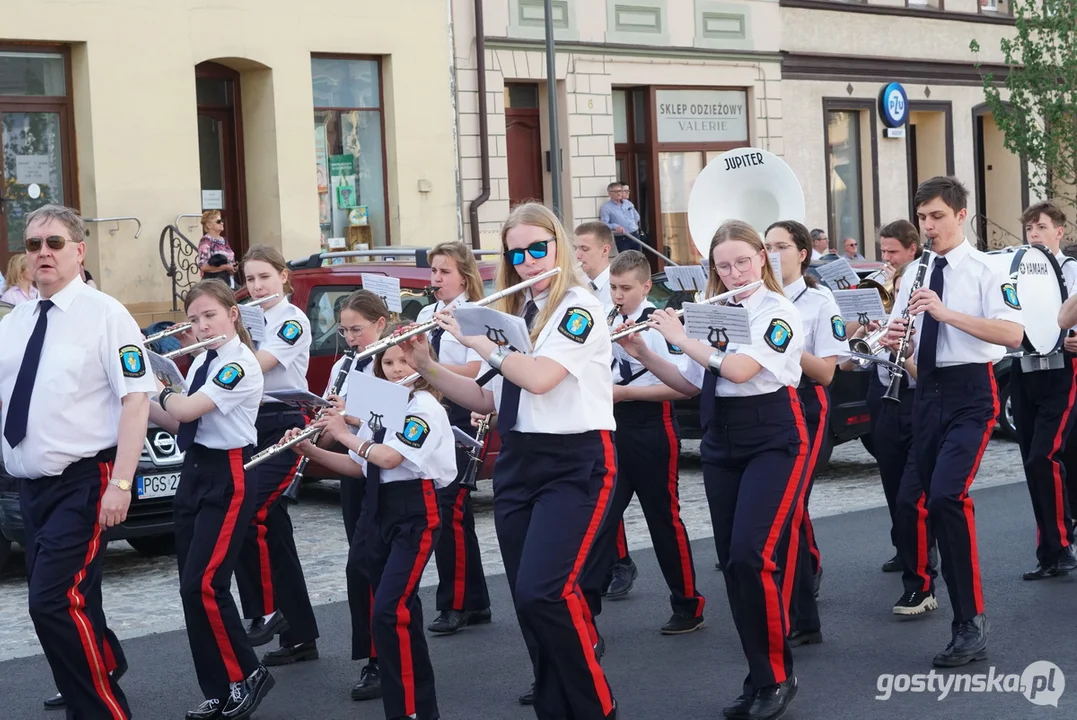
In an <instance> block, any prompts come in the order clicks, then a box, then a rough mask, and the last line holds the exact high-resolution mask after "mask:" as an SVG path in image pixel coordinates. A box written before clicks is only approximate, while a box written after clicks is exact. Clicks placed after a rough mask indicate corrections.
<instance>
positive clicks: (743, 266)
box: [714, 254, 759, 275]
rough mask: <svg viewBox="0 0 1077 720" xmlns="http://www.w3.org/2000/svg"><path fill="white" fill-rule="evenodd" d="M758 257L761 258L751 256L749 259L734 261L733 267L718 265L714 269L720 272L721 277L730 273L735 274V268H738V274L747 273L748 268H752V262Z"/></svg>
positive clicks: (726, 264)
mask: <svg viewBox="0 0 1077 720" xmlns="http://www.w3.org/2000/svg"><path fill="white" fill-rule="evenodd" d="M757 257H759V256H758V254H757V255H750V256H749V257H742V258H737V259H736V260H734V261H733V264H732V265H730V264H729V263H718V264H717V265H715V266H714V269H715V270H717V271H718V274H719V275H728V274H729V273H731V272H733V268H736V269H737V272H747V271H748V268H750V267H751V266H752V261H753V260H755V259H756V258H757Z"/></svg>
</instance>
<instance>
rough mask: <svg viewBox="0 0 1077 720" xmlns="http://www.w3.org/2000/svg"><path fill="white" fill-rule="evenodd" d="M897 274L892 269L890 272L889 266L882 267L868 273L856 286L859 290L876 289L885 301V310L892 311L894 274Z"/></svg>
mask: <svg viewBox="0 0 1077 720" xmlns="http://www.w3.org/2000/svg"><path fill="white" fill-rule="evenodd" d="M895 275H897V273H896V272H894V271H893V270H892V269H891V271H890V273H889V274H888V272H887V268H886V267H882V268H879V269H878V270H876V271H875V272H873V273H872V274H871V275H868V276H867V277H866V278H864V279H863V280H861V281H860V283H859V284H858V285H857V286H856V289H857V290H875V291H876V292H878V293H879V297H880V298H881V299H882V301H883V310H886V312H890V311H891V310H893V309H894V276H895Z"/></svg>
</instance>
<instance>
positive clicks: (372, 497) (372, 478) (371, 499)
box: [363, 428, 385, 532]
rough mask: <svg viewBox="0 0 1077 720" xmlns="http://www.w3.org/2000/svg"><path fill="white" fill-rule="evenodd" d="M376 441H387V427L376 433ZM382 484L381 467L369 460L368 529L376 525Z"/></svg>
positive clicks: (366, 507)
mask: <svg viewBox="0 0 1077 720" xmlns="http://www.w3.org/2000/svg"><path fill="white" fill-rule="evenodd" d="M374 442H375V443H382V442H385V428H381V429H380V430H378V431H377V432H375V433H374ZM380 486H381V468H380V467H378V466H377V465H375V464H374V463H372V462H370V461H369V460H367V463H366V486H365V487H364V493H363V495H364V498H363V511H364V512H366V513H367V531H368V532H369V531H370V529H371V528H373V527H375V526H374V522H375V518H376V517H377V515H378V489H379V487H380Z"/></svg>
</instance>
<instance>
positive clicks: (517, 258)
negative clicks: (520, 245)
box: [505, 238, 553, 265]
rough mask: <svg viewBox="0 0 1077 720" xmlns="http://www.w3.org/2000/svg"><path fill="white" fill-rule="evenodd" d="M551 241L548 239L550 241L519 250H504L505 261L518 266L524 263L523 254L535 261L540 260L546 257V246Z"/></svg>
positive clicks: (543, 241)
mask: <svg viewBox="0 0 1077 720" xmlns="http://www.w3.org/2000/svg"><path fill="white" fill-rule="evenodd" d="M551 240H553V238H550V240H539V241H538V242H533V243H531V244H530V245H528V246H527V247H526V248H524V249H520V250H506V251H505V259H506V260H508V261H509V262H510V263H512V264H513V265H519V264H520V263H522V262H523V261H524V252H527V254H528V255H530V256H531V257H533V258H535V259H536V260H541V259H542V258H544V257H546V253H547V252H549V250H548V249H547V245H549V243H550V241H551Z"/></svg>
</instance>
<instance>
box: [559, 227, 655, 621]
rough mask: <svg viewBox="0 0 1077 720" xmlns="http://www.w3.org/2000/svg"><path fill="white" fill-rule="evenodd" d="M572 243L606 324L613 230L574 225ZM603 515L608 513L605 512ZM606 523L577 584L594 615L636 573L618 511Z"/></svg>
mask: <svg viewBox="0 0 1077 720" xmlns="http://www.w3.org/2000/svg"><path fill="white" fill-rule="evenodd" d="M572 244H573V247H574V248H575V250H576V260H578V261H579V263H580V268H581V269H582V270H583V272H584V274H585V275H587V277H588V278H589V280H590V282H589V283H588V284H589V285H590V287H591V290H592V291H594V293H595V295H596V296H597V297H598V299H599V300H601V301H602V307H603V309H604V310H605V312H606V320H607V324H609V323H611V322H613V321H614V320H615V319H616V315H617V313H615V312H614V310H615V306H616V303H615V302H614V300H613V295H612V289H613V287H612V284H611V282H610V258H612V257H616V256H617V254H618V252H617V244H616V242H615V241H614V237H613V231H612V230H610V227H609V225H607V224H606V223H603V222H597V221H592V222H585V223H583V224H581V225H579V226H578V227H577V228H576V232H575V236H574V237H573V240H572ZM648 277H649V275H648ZM607 517H610V516H608V515H607ZM611 522H613V521H611ZM609 524H610V523H607V522H605V521H604V522H603V525H602V528H601V530H600V532H599V536H598V538H596V540H595V546H596V548H598V550H596V553H595V555H594V557H595V561H594V562H592V563H590V567H588V568H587V569H586V570H585V571H584V573H583V576H582V577H581V578H580V585H581V586H582V587H583V589H584V594H585V595H586V597H587V602H588V604H589V605H590V606H591V612H592V613H594V614H595V615H597V614H598V613H599V612H600V611H601V608H602V600H601V598H603V597H604V598H607V599H609V600H623V599H624V598H626V597H628V593H630V592H631V591H632V584H633V583H634V582H635V580H636V577H637V576H638V575H639V570H638V569H637V568H636V563H635V562H633V561H632V557H631V556H630V555H629V554H628V537H627V536H626V535H625V524H624V520H623V519H621V517H620V516H619V515H618V516H617V517H616V526H615V527H607V525H609ZM611 533H615V534H613V535H612V539H610V536H611ZM610 542H612V543H613V544H614V547H615V552H616V559H615V560H614V562H613V564H612V565H610V564H609V563H607V562H606V555H607V549H606V546H607V545H609V544H610ZM607 565H609V567H608V569H606V567H607Z"/></svg>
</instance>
